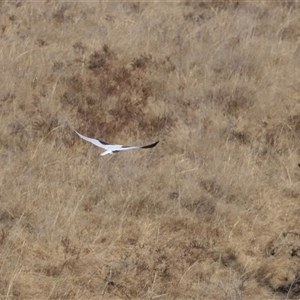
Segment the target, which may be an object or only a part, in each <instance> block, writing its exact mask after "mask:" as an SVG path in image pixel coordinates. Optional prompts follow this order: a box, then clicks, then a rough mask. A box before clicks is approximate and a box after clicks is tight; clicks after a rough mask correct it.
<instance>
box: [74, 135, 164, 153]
mask: <svg viewBox="0 0 300 300" xmlns="http://www.w3.org/2000/svg"><path fill="white" fill-rule="evenodd" d="M74 131H75V132H76V133H77V134H78V135H79V136H80V137H81V138H82V139H84V140H85V141H87V142H90V143H92V144H94V145H95V146H98V147H100V148H102V149H104V150H105V151H104V152H103V153H101V156H103V155H106V154H113V153H115V152H119V151H125V150H133V149H139V148H143V149H147V148H153V147H155V146H156V145H157V144H158V142H159V141H157V142H155V143H153V144H150V145H146V146H123V145H110V144H108V143H106V142H103V141H101V140H96V139H92V138H89V137H86V136H84V135H82V134H80V133H79V132H77V131H76V130H74Z"/></svg>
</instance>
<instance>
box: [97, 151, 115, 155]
mask: <svg viewBox="0 0 300 300" xmlns="http://www.w3.org/2000/svg"><path fill="white" fill-rule="evenodd" d="M106 154H113V153H112V151H111V150H106V151H104V152H102V153H101V154H100V155H101V156H104V155H106Z"/></svg>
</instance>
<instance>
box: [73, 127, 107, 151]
mask: <svg viewBox="0 0 300 300" xmlns="http://www.w3.org/2000/svg"><path fill="white" fill-rule="evenodd" d="M74 131H75V132H76V133H77V134H78V135H79V136H80V137H81V138H82V139H84V140H85V141H87V142H90V143H92V144H94V145H96V146H98V147H100V148H102V149H105V150H107V148H108V147H107V146H109V144H108V143H106V142H103V141H100V140H96V139H92V138H89V137H87V136H84V135H82V134H80V133H79V132H77V131H76V130H74Z"/></svg>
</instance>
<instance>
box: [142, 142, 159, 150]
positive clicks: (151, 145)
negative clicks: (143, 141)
mask: <svg viewBox="0 0 300 300" xmlns="http://www.w3.org/2000/svg"><path fill="white" fill-rule="evenodd" d="M158 143H159V141H157V142H155V143H153V144H150V145H147V146H143V147H141V148H143V149H148V148H153V147H155V146H156V145H157V144H158Z"/></svg>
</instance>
